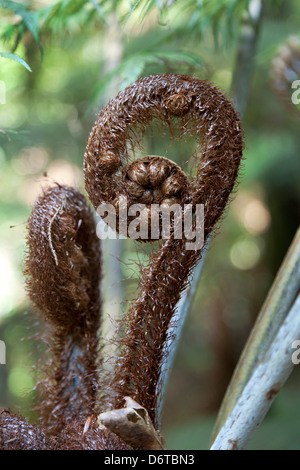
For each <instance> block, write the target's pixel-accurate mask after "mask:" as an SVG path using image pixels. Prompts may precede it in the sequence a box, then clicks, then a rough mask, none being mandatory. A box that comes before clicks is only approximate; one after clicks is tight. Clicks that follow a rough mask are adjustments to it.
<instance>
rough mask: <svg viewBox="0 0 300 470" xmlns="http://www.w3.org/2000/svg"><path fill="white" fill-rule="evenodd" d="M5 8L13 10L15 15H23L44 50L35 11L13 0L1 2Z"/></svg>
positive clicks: (24, 20) (27, 25)
mask: <svg viewBox="0 0 300 470" xmlns="http://www.w3.org/2000/svg"><path fill="white" fill-rule="evenodd" d="M0 4H1V5H2V7H3V8H5V9H7V10H10V11H12V12H13V13H14V14H15V15H19V16H21V18H22V20H23V22H24V24H25V26H26V28H27V29H28V30H29V31H30V32H31V34H32V36H33V38H34V39H35V41H36V42H37V43H38V45H39V48H40V50H41V52H42V44H41V40H40V34H39V29H38V16H37V13H36V12H35V11H33V12H30V11H28V10H27V9H26V8H25V7H24V5H22V4H20V3H17V2H14V1H12V0H2V1H1V2H0Z"/></svg>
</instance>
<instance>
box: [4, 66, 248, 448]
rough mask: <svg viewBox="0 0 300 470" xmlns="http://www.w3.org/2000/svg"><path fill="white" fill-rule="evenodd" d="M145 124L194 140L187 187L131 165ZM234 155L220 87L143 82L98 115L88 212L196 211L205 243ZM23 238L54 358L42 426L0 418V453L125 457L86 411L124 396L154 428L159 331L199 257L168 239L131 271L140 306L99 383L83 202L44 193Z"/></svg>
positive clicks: (145, 164)
mask: <svg viewBox="0 0 300 470" xmlns="http://www.w3.org/2000/svg"><path fill="white" fill-rule="evenodd" d="M153 119H159V120H161V121H162V122H163V123H166V124H167V125H169V127H170V129H171V130H172V129H174V130H176V132H177V133H178V132H179V136H180V137H185V136H189V137H190V136H193V137H194V138H195V139H196V140H197V142H198V144H199V148H198V154H197V156H196V157H197V158H196V164H197V166H198V168H197V172H196V173H197V174H196V176H195V177H193V178H190V179H188V177H187V176H186V175H185V174H184V172H183V170H181V168H180V167H178V165H176V164H175V163H173V162H170V161H169V160H167V159H164V158H162V157H158V156H146V157H144V158H142V159H140V160H138V161H137V162H132V161H130V159H129V151H128V149H129V148H134V146H135V144H136V143H137V142H138V140H139V138H140V136H141V135H143V133H144V132H145V130H146V128H147V126H148V125H150V124H151V121H152V120H153ZM200 147H201V148H202V151H201V154H200ZM242 150H243V138H242V130H241V124H240V121H239V118H238V116H237V114H236V112H235V111H234V108H233V106H232V104H231V103H230V101H228V100H227V99H226V98H225V97H224V95H223V94H222V92H221V91H220V90H218V89H217V88H216V87H214V86H212V85H210V84H209V83H207V82H205V81H201V80H198V79H196V78H193V77H188V76H179V75H170V74H165V75H157V76H150V77H147V78H143V79H141V80H138V81H137V82H136V83H134V84H133V85H132V86H130V87H128V88H126V89H125V90H124V91H123V92H121V93H119V94H118V95H117V97H116V98H115V99H114V100H112V101H110V102H109V104H108V105H107V106H106V107H105V108H104V109H103V110H101V112H100V114H99V117H98V119H97V121H96V123H95V125H94V127H93V129H92V131H91V134H90V137H89V140H88V143H87V148H86V152H85V162H84V172H85V182H86V189H87V191H88V194H89V197H90V199H91V201H92V203H93V204H94V206H95V208H97V207H98V206H99V205H100V204H101V203H102V202H106V203H114V204H115V207H116V208H117V210H118V209H119V206H118V204H121V203H122V198H121V199H119V200H118V202H117V201H116V199H117V198H118V197H119V196H123V197H124V196H126V197H128V199H129V205H131V204H133V203H135V202H142V201H144V203H145V204H146V205H149V204H151V202H153V201H159V202H163V203H164V204H166V205H170V204H172V203H174V202H179V204H181V205H183V204H185V203H192V204H193V206H194V207H195V205H196V204H200V203H202V204H204V206H205V230H204V236H205V241H206V240H207V238H208V237H209V236H210V235H211V233H212V231H213V229H214V228H215V226H216V223H217V222H218V221H219V220H220V217H221V216H222V214H223V213H224V210H225V207H226V205H227V202H228V200H229V196H230V194H231V192H232V190H233V188H234V185H235V181H236V178H237V175H238V169H239V165H240V160H241V157H242ZM149 207H150V206H149ZM145 217H148V213H145ZM28 232H29V234H28V255H27V260H26V274H27V276H28V277H27V283H28V284H27V285H28V291H29V295H30V298H31V300H32V302H33V304H34V305H35V307H36V309H37V310H38V311H40V312H41V313H42V314H43V315H44V318H45V320H46V321H47V323H48V324H49V327H50V332H51V335H53V339H52V340H51V341H50V349H51V352H52V355H53V360H52V363H51V365H50V368H48V369H47V370H46V375H45V377H44V378H43V381H42V382H43V387H44V389H45V390H46V395H45V396H44V398H43V401H42V404H41V425H40V426H37V425H30V424H28V423H27V422H26V421H25V420H24V419H23V418H19V417H17V416H15V415H13V414H11V413H9V412H3V413H1V414H0V447H1V448H4V449H18V448H24V449H25V448H26V449H29V448H30V449H40V448H47V449H107V450H109V449H112V450H114V449H129V447H128V445H126V444H125V443H124V441H122V440H121V439H120V438H119V437H117V436H116V435H115V434H112V433H111V432H108V431H105V430H103V429H99V427H98V425H97V422H96V415H97V414H98V413H99V412H101V411H107V409H109V408H119V407H122V405H123V404H124V397H131V398H133V399H134V400H136V401H137V402H138V403H139V405H140V406H142V407H144V408H146V410H147V411H148V413H149V416H150V418H151V420H152V421H153V424H154V426H155V428H156V429H157V427H158V416H157V400H158V398H159V393H160V381H161V367H162V364H163V362H164V360H165V354H166V351H165V344H166V340H167V338H168V334H169V327H170V324H171V322H172V318H173V314H174V311H175V308H176V305H177V303H178V301H179V299H180V297H181V295H182V292H183V291H184V289H185V288H186V287H187V285H188V283H189V280H190V275H191V273H192V270H193V268H194V266H195V264H196V263H197V261H198V260H199V258H200V257H201V250H198V251H193V250H186V246H185V243H186V240H185V239H182V240H177V239H174V238H173V236H171V238H170V239H169V240H167V241H165V242H164V243H163V244H162V246H161V248H160V249H159V250H158V251H157V252H156V253H154V254H153V255H152V256H151V258H150V263H149V266H148V267H146V268H144V269H143V271H142V274H141V279H140V289H139V295H138V298H137V299H136V300H135V301H134V302H133V303H132V305H131V307H130V308H129V311H128V313H127V314H126V315H125V317H124V318H123V319H122V321H121V322H120V327H119V331H118V338H117V339H116V341H117V342H118V343H119V345H120V357H119V358H118V360H117V362H116V366H115V369H114V371H113V372H112V375H111V376H108V377H107V376H106V375H104V374H101V373H100V374H99V373H98V372H99V369H101V364H100V363H99V361H98V360H97V347H98V335H97V333H98V327H99V320H100V296H99V289H98V287H99V282H100V252H99V241H98V239H97V237H96V234H95V226H94V222H93V218H92V214H91V212H90V210H89V209H88V207H87V206H86V204H85V201H84V198H83V196H82V195H81V194H80V193H78V192H77V191H75V190H73V189H71V188H68V187H65V186H59V185H57V186H56V187H54V188H51V189H50V190H47V191H46V192H45V194H44V195H43V196H41V198H39V199H38V201H37V203H36V204H35V206H34V208H33V212H32V215H31V217H30V219H29V222H28ZM50 337H51V336H48V338H50ZM97 392H99V395H100V393H101V401H100V402H97V399H96V398H97V397H96V394H97ZM20 433H22V437H21V438H20V436H19V434H20ZM137 447H138V446H137Z"/></svg>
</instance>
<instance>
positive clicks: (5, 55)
mask: <svg viewBox="0 0 300 470" xmlns="http://www.w3.org/2000/svg"><path fill="white" fill-rule="evenodd" d="M0 57H3V58H4V59H11V60H14V61H15V62H18V63H19V64H21V65H23V67H25V68H26V69H27V70H29V72H32V70H31V68H30V67H29V65H28V64H27V62H25V60H24V59H22V57H20V56H18V55H17V54H12V53H11V52H0Z"/></svg>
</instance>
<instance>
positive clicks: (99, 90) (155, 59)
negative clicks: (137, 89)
mask: <svg viewBox="0 0 300 470" xmlns="http://www.w3.org/2000/svg"><path fill="white" fill-rule="evenodd" d="M178 62H179V63H181V64H188V65H191V66H193V67H195V68H200V67H202V65H203V61H202V59H201V58H200V57H199V56H197V55H196V54H189V53H186V52H173V51H167V52H160V51H159V52H142V53H139V54H135V55H131V56H130V57H129V58H127V59H124V60H123V61H122V63H121V64H120V65H119V66H118V67H116V68H115V69H114V70H112V71H111V72H110V73H109V74H107V75H106V76H105V77H103V79H102V80H100V82H98V84H97V86H96V88H95V90H94V99H93V101H98V98H99V96H100V95H101V94H103V93H104V92H105V89H106V87H107V86H108V85H109V83H110V82H111V80H112V79H113V78H114V77H120V78H121V87H122V88H125V87H126V86H128V85H130V83H133V82H134V81H136V80H137V79H138V78H139V77H141V76H142V75H143V72H144V70H145V67H146V66H147V65H155V64H168V63H172V64H175V63H178Z"/></svg>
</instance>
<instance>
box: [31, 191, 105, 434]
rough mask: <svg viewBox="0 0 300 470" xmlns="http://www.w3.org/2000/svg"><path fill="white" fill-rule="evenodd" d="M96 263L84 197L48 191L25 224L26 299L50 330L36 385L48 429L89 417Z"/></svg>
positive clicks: (94, 381) (91, 220) (93, 387)
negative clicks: (47, 359) (47, 360)
mask: <svg viewBox="0 0 300 470" xmlns="http://www.w3.org/2000/svg"><path fill="white" fill-rule="evenodd" d="M100 263H101V255H100V245H99V239H98V238H97V236H96V231H95V222H94V218H93V214H92V212H91V210H90V209H89V207H88V206H87V204H86V202H85V198H84V197H83V196H82V195H81V194H80V193H79V192H78V191H77V190H75V189H73V188H70V187H67V186H61V185H56V186H54V187H52V188H50V189H47V190H46V191H45V192H44V193H43V194H42V195H41V196H40V197H39V198H38V200H37V201H36V203H35V205H34V207H33V210H32V213H31V216H30V218H29V221H28V238H27V256H26V261H25V274H26V281H27V290H28V293H29V297H30V299H31V300H32V303H33V305H34V307H35V309H36V310H37V311H38V312H39V313H41V314H42V316H43V317H44V319H45V321H46V322H47V328H48V329H49V331H48V332H47V341H48V342H50V349H51V353H52V356H53V359H52V363H51V365H50V366H49V367H48V369H47V371H46V372H45V373H46V378H45V379H44V380H43V381H42V385H43V388H44V389H45V390H44V401H43V406H42V414H43V415H44V419H46V420H47V425H48V428H49V429H50V430H51V431H57V426H58V427H59V428H61V427H62V426H63V425H65V424H66V423H68V422H70V421H72V419H74V417H76V418H79V417H86V418H87V417H88V416H89V414H91V413H92V412H94V407H95V401H96V392H97V369H98V368H99V364H98V361H97V357H98V336H97V334H98V328H99V321H100V306H101V299H100V290H99V285H100V278H101V264H100ZM49 375H50V376H49Z"/></svg>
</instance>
